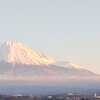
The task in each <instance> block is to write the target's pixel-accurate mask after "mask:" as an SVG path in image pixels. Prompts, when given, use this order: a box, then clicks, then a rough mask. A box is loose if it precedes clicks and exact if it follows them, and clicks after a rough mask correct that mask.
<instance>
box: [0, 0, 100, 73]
mask: <svg viewBox="0 0 100 100" xmlns="http://www.w3.org/2000/svg"><path fill="white" fill-rule="evenodd" d="M6 40H14V41H19V42H22V43H24V44H26V45H28V46H29V47H31V48H32V49H34V50H36V51H39V52H42V53H44V54H46V55H48V56H51V57H54V58H55V59H58V60H66V61H67V60H68V61H71V62H74V63H76V64H79V65H80V66H82V67H84V68H87V69H89V70H91V71H94V72H96V73H100V0H0V43H3V42H4V41H6Z"/></svg>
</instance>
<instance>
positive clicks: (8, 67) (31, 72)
mask: <svg viewBox="0 0 100 100" xmlns="http://www.w3.org/2000/svg"><path fill="white" fill-rule="evenodd" d="M69 76H74V77H93V76H97V75H96V74H95V73H93V72H91V71H88V70H86V69H84V68H82V67H79V66H77V65H75V64H73V63H70V62H67V61H66V62H64V61H57V60H55V59H53V58H51V57H48V56H45V55H44V54H41V53H38V52H36V51H34V50H32V49H30V48H28V47H27V46H25V45H23V44H22V43H19V42H13V41H6V42H4V43H3V44H1V45H0V78H22V79H37V78H38V79H39V78H44V77H45V78H47V79H49V78H51V77H52V78H55V79H58V78H61V77H63V78H67V77H69Z"/></svg>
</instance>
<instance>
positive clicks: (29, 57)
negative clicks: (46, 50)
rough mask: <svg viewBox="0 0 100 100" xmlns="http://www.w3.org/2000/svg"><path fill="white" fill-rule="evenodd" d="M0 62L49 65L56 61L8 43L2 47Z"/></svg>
mask: <svg viewBox="0 0 100 100" xmlns="http://www.w3.org/2000/svg"><path fill="white" fill-rule="evenodd" d="M0 61H5V62H8V63H13V64H29V65H41V64H43V65H48V64H51V63H53V62H55V60H54V59H52V58H50V57H47V56H45V55H43V54H41V53H38V52H36V51H34V50H32V49H30V48H28V47H27V46H25V45H23V44H22V43H20V42H13V41H6V42H4V43H3V44H2V45H1V46H0Z"/></svg>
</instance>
